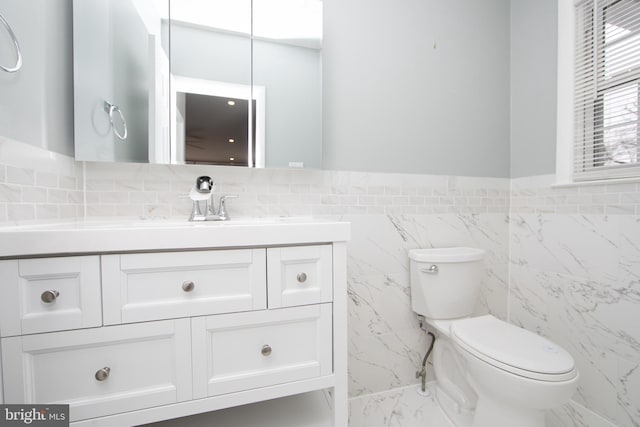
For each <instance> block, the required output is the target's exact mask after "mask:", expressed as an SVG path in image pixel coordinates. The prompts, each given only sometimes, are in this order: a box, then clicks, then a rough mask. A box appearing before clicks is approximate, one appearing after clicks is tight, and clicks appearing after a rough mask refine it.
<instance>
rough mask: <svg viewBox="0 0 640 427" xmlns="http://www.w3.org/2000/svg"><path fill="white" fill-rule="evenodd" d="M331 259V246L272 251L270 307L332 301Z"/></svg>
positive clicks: (269, 258) (268, 269)
mask: <svg viewBox="0 0 640 427" xmlns="http://www.w3.org/2000/svg"><path fill="white" fill-rule="evenodd" d="M331 259H332V250H331V245H317V246H294V247H284V248H269V249H268V250H267V263H268V264H267V274H268V281H269V308H277V307H291V306H296V305H305V304H317V303H322V302H330V301H331V300H332V299H333V273H332V272H333V270H332V261H331Z"/></svg>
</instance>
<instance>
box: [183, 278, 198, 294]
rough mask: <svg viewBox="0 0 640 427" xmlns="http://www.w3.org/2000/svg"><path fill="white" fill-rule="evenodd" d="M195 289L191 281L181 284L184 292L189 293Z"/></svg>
mask: <svg viewBox="0 0 640 427" xmlns="http://www.w3.org/2000/svg"><path fill="white" fill-rule="evenodd" d="M195 287H196V284H195V283H193V282H192V281H191V280H188V281H186V282H184V283H183V284H182V290H183V291H185V292H191V291H192V290H193V289H194V288H195Z"/></svg>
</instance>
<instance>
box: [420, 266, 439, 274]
mask: <svg viewBox="0 0 640 427" xmlns="http://www.w3.org/2000/svg"><path fill="white" fill-rule="evenodd" d="M420 271H421V272H423V273H429V274H437V273H438V266H437V265H435V264H433V265H432V266H431V267H429V268H421V269H420Z"/></svg>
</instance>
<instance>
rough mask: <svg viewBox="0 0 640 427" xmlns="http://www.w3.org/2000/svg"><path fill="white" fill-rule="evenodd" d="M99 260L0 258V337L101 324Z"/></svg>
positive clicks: (97, 258)
mask: <svg viewBox="0 0 640 427" xmlns="http://www.w3.org/2000/svg"><path fill="white" fill-rule="evenodd" d="M99 259H100V258H99V257H97V256H80V257H60V258H37V259H21V260H8V261H0V280H2V292H3V297H2V298H1V299H0V336H3V337H6V336H12V335H22V334H33V333H39V332H50V331H60V330H66V329H77V328H87V327H95V326H100V325H101V324H102V311H101V297H100V261H99Z"/></svg>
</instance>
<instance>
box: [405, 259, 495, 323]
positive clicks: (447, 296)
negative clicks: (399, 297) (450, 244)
mask: <svg viewBox="0 0 640 427" xmlns="http://www.w3.org/2000/svg"><path fill="white" fill-rule="evenodd" d="M484 254H485V251H484V250H482V249H476V248H466V247H454V248H432V249H412V250H410V251H409V266H410V267H409V268H410V274H411V308H412V309H413V311H415V312H416V313H418V314H421V315H423V316H425V317H427V318H429V319H453V318H458V317H466V316H469V315H471V313H472V312H473V310H474V308H475V307H476V304H477V302H478V299H479V297H480V283H481V281H482V278H483V276H484Z"/></svg>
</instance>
